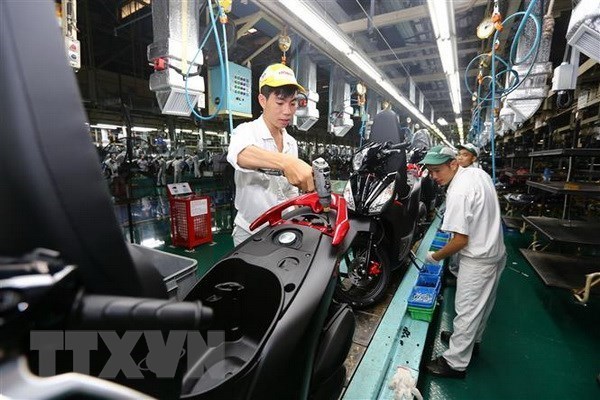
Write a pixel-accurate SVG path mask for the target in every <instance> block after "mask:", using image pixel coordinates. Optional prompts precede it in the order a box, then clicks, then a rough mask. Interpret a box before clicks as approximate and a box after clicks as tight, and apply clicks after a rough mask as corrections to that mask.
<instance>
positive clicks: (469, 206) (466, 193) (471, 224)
mask: <svg viewBox="0 0 600 400" xmlns="http://www.w3.org/2000/svg"><path fill="white" fill-rule="evenodd" d="M441 229H442V230H443V231H447V232H456V233H460V234H463V235H467V236H469V243H468V244H467V246H465V247H464V248H463V249H462V250H461V251H460V252H459V254H460V255H461V256H465V257H470V258H477V259H482V260H485V261H489V262H495V261H497V260H499V259H500V258H501V257H502V256H504V253H505V252H506V248H505V247H504V236H503V235H502V223H501V220H500V205H499V203H498V197H497V195H496V188H495V187H494V183H493V182H492V179H491V178H490V176H489V175H488V174H487V173H486V172H485V171H483V170H482V169H479V168H463V167H459V168H458V171H457V172H456V175H454V178H453V179H452V182H450V185H449V186H448V192H447V194H446V211H445V213H444V221H443V222H442V227H441Z"/></svg>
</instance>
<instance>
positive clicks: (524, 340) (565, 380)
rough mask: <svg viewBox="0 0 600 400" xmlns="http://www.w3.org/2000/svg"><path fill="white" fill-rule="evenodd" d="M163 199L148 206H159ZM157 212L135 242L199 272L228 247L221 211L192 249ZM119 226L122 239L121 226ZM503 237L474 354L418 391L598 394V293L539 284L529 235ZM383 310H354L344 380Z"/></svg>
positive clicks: (441, 321) (475, 395)
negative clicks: (501, 258) (504, 256)
mask: <svg viewBox="0 0 600 400" xmlns="http://www.w3.org/2000/svg"><path fill="white" fill-rule="evenodd" d="M164 201H165V200H164V199H163V200H159V201H154V200H153V202H151V203H153V204H157V205H158V207H163V206H164ZM161 204H162V205H161ZM162 211H163V210H159V211H158V212H154V211H151V212H150V213H149V214H148V215H155V216H156V217H152V218H148V219H146V220H140V221H138V222H137V223H136V224H135V225H134V229H133V231H134V238H135V241H136V242H138V243H139V242H142V241H144V240H149V239H151V240H155V241H156V242H155V243H156V244H157V246H158V247H157V248H158V249H159V250H163V251H167V252H171V253H175V254H179V255H184V256H186V257H191V258H194V259H196V260H197V261H198V274H199V275H200V276H201V275H202V274H204V273H205V272H206V271H207V270H208V269H209V268H210V267H211V266H212V265H213V264H214V263H215V262H216V261H217V260H218V259H219V258H221V257H222V256H223V255H225V254H226V253H227V252H228V251H230V250H231V249H232V248H233V242H232V240H231V236H230V220H229V216H228V215H229V209H228V208H226V207H225V208H223V207H217V209H216V218H215V220H216V222H215V223H213V233H214V236H213V243H211V244H204V245H201V246H199V247H197V248H196V249H195V250H194V251H192V252H188V251H186V250H183V249H180V248H175V247H173V246H171V245H170V239H169V230H170V226H169V219H168V218H167V217H166V216H165V215H162V216H161V215H160V213H161V212H162ZM219 221H220V222H219ZM123 230H124V234H125V236H126V237H127V236H128V234H129V229H128V228H127V227H124V228H123ZM161 242H164V243H161ZM505 242H506V245H507V250H508V261H507V266H506V269H505V271H504V273H503V275H502V278H501V281H500V286H499V289H498V296H497V300H496V306H495V309H494V311H493V313H492V315H491V317H490V320H489V323H488V327H487V329H486V332H485V335H484V338H483V343H482V345H481V351H480V354H479V355H478V356H477V357H475V358H474V359H473V360H472V362H471V365H470V366H469V369H468V372H467V377H466V379H464V380H452V379H443V378H435V377H432V376H431V375H428V374H427V373H426V372H424V371H422V373H421V374H420V376H419V382H418V388H419V389H420V391H421V393H422V394H423V397H424V399H445V400H452V399H460V400H470V399H490V400H494V399H498V400H500V399H502V400H504V399H598V398H600V382H599V381H598V379H600V378H599V374H600V297H598V296H596V297H592V299H591V300H590V302H589V303H588V305H587V306H584V305H580V304H577V303H575V302H574V301H573V298H572V296H571V294H570V293H569V292H568V291H567V290H565V289H558V288H553V287H548V286H545V285H544V283H543V282H542V281H541V279H540V278H539V276H538V275H537V274H536V272H535V271H534V270H533V269H532V268H531V266H530V265H529V264H528V262H527V261H526V260H525V259H524V258H523V256H522V255H521V253H520V252H519V248H525V247H527V246H528V245H529V243H530V242H531V235H530V234H529V233H525V234H521V233H519V232H518V231H516V230H515V231H513V230H506V233H505ZM398 279H399V278H398ZM396 286H397V283H396ZM391 295H392V294H391V293H390V295H389V297H388V300H389V298H391ZM453 300H454V288H445V289H444V290H443V300H442V303H441V307H439V308H438V310H439V311H436V315H435V316H434V320H433V321H432V322H431V324H430V326H429V331H428V336H427V342H426V346H425V351H424V354H423V362H425V361H427V360H429V359H430V358H433V357H434V356H436V355H437V354H440V353H441V352H443V351H444V349H445V346H444V345H442V344H441V343H440V341H439V332H440V331H441V330H446V329H449V327H451V323H452V318H453V315H454V311H453ZM384 313H385V305H379V306H376V307H374V308H373V309H371V310H365V311H361V312H358V313H357V317H358V318H357V320H358V323H359V327H358V329H357V331H356V334H355V345H354V346H353V349H352V352H351V354H350V357H349V359H351V360H350V361H351V362H350V363H349V365H348V364H347V365H348V366H349V370H350V371H351V372H350V376H349V379H351V373H352V372H353V370H354V367H355V365H356V364H358V363H359V362H360V358H361V357H362V354H363V353H364V349H365V348H366V347H368V346H369V341H370V338H371V337H372V335H373V332H374V330H375V328H376V326H377V325H378V323H379V321H380V320H381V317H382V315H383V314H384ZM383 384H385V383H383ZM365 400H367V399H365Z"/></svg>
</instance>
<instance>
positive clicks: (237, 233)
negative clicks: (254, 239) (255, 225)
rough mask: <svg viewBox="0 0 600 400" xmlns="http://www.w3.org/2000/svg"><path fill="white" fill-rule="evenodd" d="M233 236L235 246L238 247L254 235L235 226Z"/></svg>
mask: <svg viewBox="0 0 600 400" xmlns="http://www.w3.org/2000/svg"><path fill="white" fill-rule="evenodd" d="M231 236H232V237H233V246H234V247H237V246H238V245H239V244H240V243H242V242H243V241H244V240H246V239H248V238H249V237H250V236H252V233H250V232H248V231H247V230H245V229H242V228H240V227H239V226H237V225H235V226H234V227H233V232H231Z"/></svg>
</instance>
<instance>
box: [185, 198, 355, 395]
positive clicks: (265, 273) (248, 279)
mask: <svg viewBox="0 0 600 400" xmlns="http://www.w3.org/2000/svg"><path fill="white" fill-rule="evenodd" d="M334 196H335V197H334V202H333V204H332V205H333V206H334V207H333V208H334V209H336V210H337V212H332V215H331V216H330V217H329V218H331V219H332V220H336V219H337V221H336V223H335V225H334V227H332V228H327V221H326V218H325V217H324V214H320V213H321V212H322V207H320V204H319V203H318V196H317V195H316V193H315V194H309V195H304V196H301V197H300V198H297V199H294V200H291V201H289V202H286V203H283V204H281V205H279V206H276V207H274V208H273V209H271V210H269V211H268V212H267V213H265V214H264V215H263V216H262V217H261V218H259V219H258V220H257V221H256V222H255V224H254V226H260V225H262V224H263V223H264V222H267V221H269V223H270V226H269V227H267V228H265V229H263V230H261V231H260V232H258V233H257V234H255V235H254V236H252V237H250V238H249V239H248V240H246V241H245V242H244V243H242V244H241V245H240V246H238V247H237V248H235V249H234V250H233V252H232V253H231V254H229V255H228V256H226V257H225V258H223V259H222V260H221V261H219V262H218V263H217V264H216V265H215V266H214V267H213V268H212V269H211V270H210V271H209V272H208V273H207V274H206V275H205V276H204V277H203V278H202V280H201V281H200V282H199V283H198V285H197V286H196V287H195V288H194V289H193V290H192V291H191V292H190V294H189V295H188V296H187V298H186V300H201V301H202V303H203V304H204V305H206V306H210V307H211V308H212V309H213V312H214V315H215V322H214V324H213V325H212V327H211V329H216V330H221V331H225V332H226V338H225V342H224V343H223V346H224V350H225V358H224V360H219V358H218V357H217V358H216V359H217V360H218V362H215V363H214V364H213V365H206V364H205V363H204V360H205V359H211V357H210V355H207V357H202V360H201V361H202V362H199V363H198V368H205V370H204V372H203V373H201V376H199V377H198V374H197V373H196V371H195V369H194V368H192V369H190V370H189V371H188V373H187V374H186V376H185V377H184V379H183V386H182V396H181V397H182V398H185V399H196V398H198V399H224V398H226V399H265V398H280V399H284V398H285V399H293V398H299V399H305V398H315V399H331V398H337V397H338V396H339V394H340V393H341V389H342V387H343V384H344V381H345V378H346V374H345V368H344V365H343V364H344V360H345V359H346V356H347V354H348V351H349V349H350V345H351V343H352V336H353V333H354V325H355V322H354V315H353V314H352V311H351V309H350V308H349V307H348V306H347V305H345V304H344V305H334V304H333V302H332V299H333V292H334V288H335V284H336V272H337V271H336V265H337V259H338V257H339V255H338V252H339V251H340V250H341V249H342V248H343V244H341V241H342V240H343V239H344V237H345V235H346V232H347V230H348V222H347V217H346V215H345V214H346V210H345V201H344V199H343V198H341V197H338V196H336V195H334ZM292 205H294V206H300V207H302V208H299V209H297V210H295V211H294V212H292V213H289V214H286V219H285V220H284V219H281V213H282V211H283V210H285V209H286V208H288V207H289V206H292ZM307 205H309V207H305V206H307ZM303 206H304V207H303ZM340 207H341V208H344V209H340ZM344 230H345V231H346V232H344ZM348 240H350V238H348ZM338 244H340V246H339V248H336V247H337V246H338ZM224 283H225V284H226V285H227V286H228V287H231V286H233V287H234V292H235V293H231V291H226V292H224V291H222V290H220V285H223V284H224ZM222 350H223V349H219V348H215V349H214V351H222ZM214 376H217V377H220V378H219V379H214V378H213V377H214Z"/></svg>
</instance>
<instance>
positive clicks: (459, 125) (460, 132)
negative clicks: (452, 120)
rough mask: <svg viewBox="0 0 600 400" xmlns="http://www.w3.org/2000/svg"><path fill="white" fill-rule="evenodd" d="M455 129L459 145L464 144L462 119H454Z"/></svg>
mask: <svg viewBox="0 0 600 400" xmlns="http://www.w3.org/2000/svg"><path fill="white" fill-rule="evenodd" d="M456 127H457V128H458V137H459V139H460V143H461V144H463V143H465V131H464V128H463V119H462V117H457V118H456Z"/></svg>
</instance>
